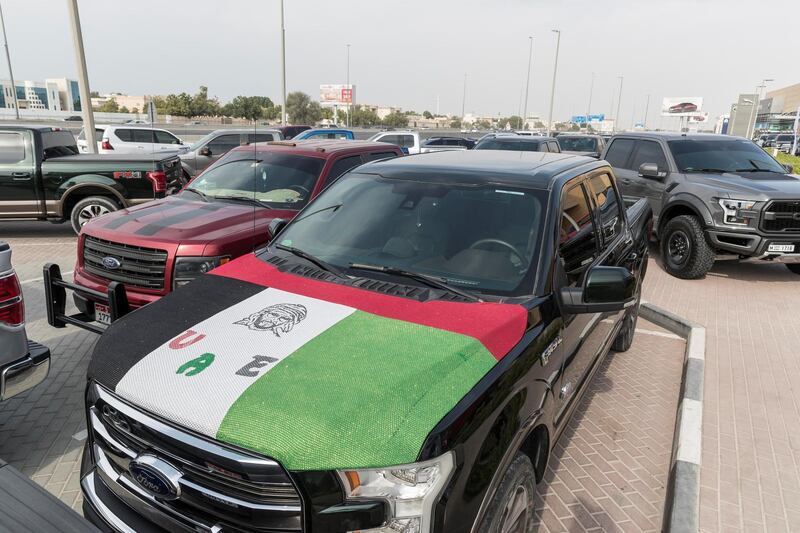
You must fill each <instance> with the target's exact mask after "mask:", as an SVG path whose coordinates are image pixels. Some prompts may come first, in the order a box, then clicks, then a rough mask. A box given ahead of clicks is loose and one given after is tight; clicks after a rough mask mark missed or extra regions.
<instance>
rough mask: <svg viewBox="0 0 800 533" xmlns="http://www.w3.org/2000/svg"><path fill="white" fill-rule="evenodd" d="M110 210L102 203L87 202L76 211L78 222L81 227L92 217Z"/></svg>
mask: <svg viewBox="0 0 800 533" xmlns="http://www.w3.org/2000/svg"><path fill="white" fill-rule="evenodd" d="M110 212H111V211H110V210H109V209H108V208H107V207H105V206H103V205H99V204H89V205H87V206H85V207H84V208H83V209H81V210H80V211H79V212H78V224H80V225H81V227H83V225H84V224H86V223H87V222H89V221H90V220H92V219H93V218H97V217H99V216H102V215H106V214H108V213H110Z"/></svg>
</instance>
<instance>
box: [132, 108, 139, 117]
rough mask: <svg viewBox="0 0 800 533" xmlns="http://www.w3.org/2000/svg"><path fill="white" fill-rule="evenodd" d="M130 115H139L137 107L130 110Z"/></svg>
mask: <svg viewBox="0 0 800 533" xmlns="http://www.w3.org/2000/svg"><path fill="white" fill-rule="evenodd" d="M131 113H136V114H137V115H138V114H139V108H138V107H134V108H133V109H131Z"/></svg>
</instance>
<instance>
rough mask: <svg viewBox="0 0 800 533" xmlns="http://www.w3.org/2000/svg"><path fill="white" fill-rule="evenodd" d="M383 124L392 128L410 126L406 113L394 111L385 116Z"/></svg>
mask: <svg viewBox="0 0 800 533" xmlns="http://www.w3.org/2000/svg"><path fill="white" fill-rule="evenodd" d="M383 125H384V126H388V127H390V128H405V127H406V126H408V116H407V115H405V114H404V113H400V112H398V111H394V112H393V113H389V114H388V115H386V116H385V117H384V119H383Z"/></svg>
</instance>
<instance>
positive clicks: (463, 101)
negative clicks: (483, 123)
mask: <svg viewBox="0 0 800 533" xmlns="http://www.w3.org/2000/svg"><path fill="white" fill-rule="evenodd" d="M466 110H467V73H466V72H465V73H464V95H463V96H462V97H461V129H464V116H465V113H466Z"/></svg>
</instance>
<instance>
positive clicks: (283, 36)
mask: <svg viewBox="0 0 800 533" xmlns="http://www.w3.org/2000/svg"><path fill="white" fill-rule="evenodd" d="M283 2H284V0H281V85H282V89H281V96H282V102H283V106H282V107H281V125H282V126H285V125H286V18H285V17H284V6H283Z"/></svg>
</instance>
